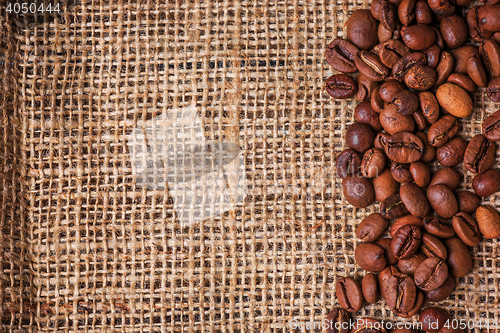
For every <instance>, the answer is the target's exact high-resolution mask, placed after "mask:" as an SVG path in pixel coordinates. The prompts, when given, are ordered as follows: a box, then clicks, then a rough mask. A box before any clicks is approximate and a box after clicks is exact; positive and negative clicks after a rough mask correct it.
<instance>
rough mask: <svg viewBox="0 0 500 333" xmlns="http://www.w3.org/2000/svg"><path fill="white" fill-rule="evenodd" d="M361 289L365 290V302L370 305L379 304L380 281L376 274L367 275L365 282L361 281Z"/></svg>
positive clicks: (364, 278)
mask: <svg viewBox="0 0 500 333" xmlns="http://www.w3.org/2000/svg"><path fill="white" fill-rule="evenodd" d="M361 289H362V290H363V296H364V297H365V301H367V302H368V303H370V304H373V303H377V302H378V299H379V298H380V295H379V292H378V280H377V276H376V275H375V274H373V273H367V274H366V275H365V276H364V277H363V280H361Z"/></svg>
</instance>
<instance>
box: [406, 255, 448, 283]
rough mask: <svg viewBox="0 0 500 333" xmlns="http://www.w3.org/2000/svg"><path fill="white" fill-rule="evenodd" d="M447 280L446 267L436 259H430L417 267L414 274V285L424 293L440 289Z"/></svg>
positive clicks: (441, 261)
mask: <svg viewBox="0 0 500 333" xmlns="http://www.w3.org/2000/svg"><path fill="white" fill-rule="evenodd" d="M447 278H448V266H447V265H446V263H445V262H444V261H443V260H441V259H440V258H438V257H430V258H427V259H425V260H424V261H422V263H421V264H420V265H418V267H417V270H416V271H415V274H414V279H415V284H416V285H417V287H419V288H420V289H422V290H424V291H429V290H434V289H436V288H438V287H440V286H441V285H442V284H443V283H444V281H446V279H447Z"/></svg>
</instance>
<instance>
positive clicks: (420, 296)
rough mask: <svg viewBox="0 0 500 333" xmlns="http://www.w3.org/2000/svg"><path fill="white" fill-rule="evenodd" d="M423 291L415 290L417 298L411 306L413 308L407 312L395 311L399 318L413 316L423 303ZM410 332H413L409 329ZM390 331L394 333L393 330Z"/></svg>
mask: <svg viewBox="0 0 500 333" xmlns="http://www.w3.org/2000/svg"><path fill="white" fill-rule="evenodd" d="M424 300H425V298H424V293H423V292H422V291H421V290H418V291H417V299H416V300H415V305H414V306H413V309H411V310H410V311H408V312H400V313H396V314H397V315H398V316H399V317H401V318H410V317H413V316H414V315H415V314H416V313H417V312H418V311H419V310H420V308H421V307H422V305H423V304H424ZM396 331H397V330H396ZM409 332H410V333H415V332H414V331H413V330H409ZM391 333H394V331H391Z"/></svg>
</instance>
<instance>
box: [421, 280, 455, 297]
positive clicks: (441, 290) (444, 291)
mask: <svg viewBox="0 0 500 333" xmlns="http://www.w3.org/2000/svg"><path fill="white" fill-rule="evenodd" d="M456 286H457V282H456V279H455V277H454V276H453V275H451V274H448V278H447V279H446V280H445V281H444V283H443V284H442V285H441V286H440V287H438V288H436V289H434V290H429V291H426V292H425V296H426V298H427V300H429V301H430V302H440V301H442V300H445V299H447V298H448V297H450V295H451V294H452V293H453V291H455V288H456Z"/></svg>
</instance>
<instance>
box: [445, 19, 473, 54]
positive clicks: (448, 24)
mask: <svg viewBox="0 0 500 333" xmlns="http://www.w3.org/2000/svg"><path fill="white" fill-rule="evenodd" d="M439 28H440V30H441V35H442V36H443V39H444V41H445V43H446V47H448V48H449V49H456V48H458V47H460V46H462V44H464V43H465V41H466V40H467V36H468V30H467V24H466V23H465V20H464V19H463V18H462V17H461V16H459V15H452V16H448V17H445V18H443V19H442V20H441V24H440V25H439Z"/></svg>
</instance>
